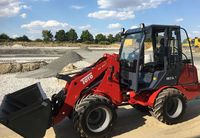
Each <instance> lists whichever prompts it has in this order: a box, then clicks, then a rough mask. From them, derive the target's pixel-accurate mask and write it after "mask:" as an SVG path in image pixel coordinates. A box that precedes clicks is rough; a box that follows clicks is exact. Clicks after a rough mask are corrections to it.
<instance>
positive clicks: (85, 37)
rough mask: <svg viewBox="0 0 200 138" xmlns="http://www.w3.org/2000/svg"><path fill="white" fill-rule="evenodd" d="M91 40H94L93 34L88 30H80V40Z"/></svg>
mask: <svg viewBox="0 0 200 138" xmlns="http://www.w3.org/2000/svg"><path fill="white" fill-rule="evenodd" d="M93 40H94V38H93V35H92V34H91V33H90V32H89V31H88V30H85V31H82V34H81V41H82V42H87V41H88V42H92V41H93Z"/></svg>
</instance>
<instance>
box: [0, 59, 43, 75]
mask: <svg viewBox="0 0 200 138" xmlns="http://www.w3.org/2000/svg"><path fill="white" fill-rule="evenodd" d="M45 65H47V63H46V62H43V61H42V62H27V63H1V64H0V74H6V73H16V72H27V71H33V70H36V69H39V68H41V67H43V66H45Z"/></svg>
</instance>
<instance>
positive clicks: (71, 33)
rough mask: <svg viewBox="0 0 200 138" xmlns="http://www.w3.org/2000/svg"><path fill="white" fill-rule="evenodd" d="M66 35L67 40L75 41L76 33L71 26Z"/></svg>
mask: <svg viewBox="0 0 200 138" xmlns="http://www.w3.org/2000/svg"><path fill="white" fill-rule="evenodd" d="M66 37H67V40H68V41H70V42H76V41H77V39H78V35H77V33H76V31H75V30H74V29H72V28H71V29H70V30H69V31H68V32H67V33H66Z"/></svg>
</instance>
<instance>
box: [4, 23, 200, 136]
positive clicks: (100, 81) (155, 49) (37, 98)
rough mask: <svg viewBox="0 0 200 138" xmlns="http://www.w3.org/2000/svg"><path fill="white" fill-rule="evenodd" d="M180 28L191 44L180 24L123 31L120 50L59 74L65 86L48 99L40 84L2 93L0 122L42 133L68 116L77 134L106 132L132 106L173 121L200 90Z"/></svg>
mask: <svg viewBox="0 0 200 138" xmlns="http://www.w3.org/2000/svg"><path fill="white" fill-rule="evenodd" d="M181 31H182V32H184V33H185V35H186V36H187V39H188V43H190V42H189V38H188V35H187V32H186V30H185V29H183V28H181V27H180V26H172V25H150V26H145V25H144V24H142V25H141V27H139V28H137V29H130V30H127V31H125V30H124V31H123V32H122V33H121V34H122V43H121V48H120V50H119V54H112V55H110V54H104V56H103V57H102V58H100V59H99V60H98V61H97V62H96V63H94V64H93V65H91V66H89V67H86V68H84V69H83V70H81V71H80V72H77V73H74V74H68V75H58V78H59V79H63V80H65V81H66V87H65V89H64V90H62V91H60V92H59V93H57V94H54V95H53V96H52V99H48V98H47V97H46V96H45V93H44V92H43V90H42V88H41V86H40V84H39V83H37V84H34V85H32V86H29V87H27V88H24V89H22V90H19V91H17V92H14V93H11V94H8V95H6V96H5V97H4V99H3V102H2V104H1V108H0V122H1V123H2V124H3V125H5V126H7V127H8V128H10V129H12V130H13V131H15V132H16V133H18V134H20V135H21V136H23V137H27V138H41V137H43V136H44V135H45V132H46V129H48V128H49V127H52V126H54V125H56V124H58V123H59V122H61V121H62V120H63V119H64V118H66V117H69V118H70V119H71V120H72V121H73V124H74V129H75V130H76V131H77V132H78V133H80V136H81V137H95V138H96V137H107V136H109V133H110V132H111V130H112V128H113V127H115V121H116V117H117V114H116V110H117V107H118V106H121V105H132V106H133V107H135V108H136V109H138V110H148V111H149V112H150V113H151V114H152V116H154V117H155V118H156V119H158V120H159V121H161V122H163V123H166V124H174V123H178V122H179V121H180V118H181V117H182V116H183V114H184V111H185V108H186V102H187V101H188V100H192V99H194V98H196V97H198V96H199V95H200V84H199V82H198V77H197V69H196V67H195V66H194V62H193V55H192V50H191V46H190V47H189V48H190V49H189V51H186V52H185V51H184V50H183V49H182V43H181V40H182V39H183V38H182V39H181V37H182V35H183V34H181Z"/></svg>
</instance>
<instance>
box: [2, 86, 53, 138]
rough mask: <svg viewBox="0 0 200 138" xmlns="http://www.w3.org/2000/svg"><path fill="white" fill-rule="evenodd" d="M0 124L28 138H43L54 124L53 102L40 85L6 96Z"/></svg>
mask: <svg viewBox="0 0 200 138" xmlns="http://www.w3.org/2000/svg"><path fill="white" fill-rule="evenodd" d="M0 123H2V124H3V125H5V126H6V127H8V128H10V129H11V130H13V131H15V132H16V133H18V134H19V135H21V136H23V137H28V138H42V137H44V135H45V133H46V129H48V128H49V127H50V126H51V124H52V111H51V102H50V100H49V99H48V98H47V96H46V94H45V93H44V91H43V90H42V88H41V85H40V83H36V84H33V85H31V86H29V87H26V88H24V89H21V90H19V91H16V92H14V93H11V94H7V95H5V96H4V99H3V101H2V103H1V106H0Z"/></svg>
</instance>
